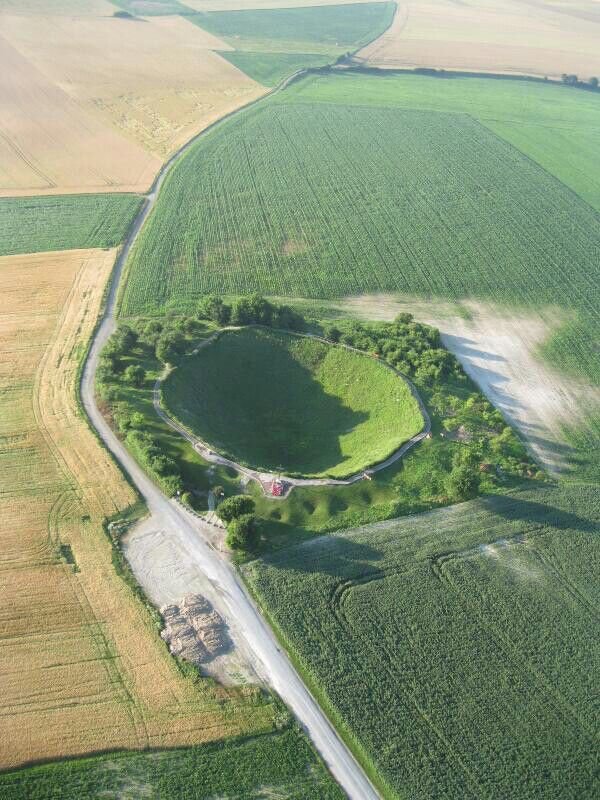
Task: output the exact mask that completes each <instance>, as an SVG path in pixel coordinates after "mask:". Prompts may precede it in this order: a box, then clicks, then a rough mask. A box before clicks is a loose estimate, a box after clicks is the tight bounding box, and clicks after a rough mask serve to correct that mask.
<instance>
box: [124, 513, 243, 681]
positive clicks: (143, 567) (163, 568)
mask: <svg viewBox="0 0 600 800" xmlns="http://www.w3.org/2000/svg"><path fill="white" fill-rule="evenodd" d="M191 519H192V517H191V515H190V520H191ZM194 524H197V525H198V526H201V527H202V531H199V533H198V536H199V537H200V536H202V538H204V539H207V540H208V541H210V540H214V539H215V538H219V539H222V538H223V537H222V536H218V537H215V536H213V532H212V530H211V527H212V526H210V525H208V524H206V523H204V522H203V521H202V520H199V519H198V520H197V521H195V523H194ZM123 546H124V552H125V555H126V557H127V560H128V562H129V564H130V565H131V568H132V570H133V573H134V574H135V577H136V579H137V580H138V582H139V584H140V585H141V586H142V588H143V589H144V591H145V593H146V595H147V596H148V597H149V598H150V600H151V601H152V603H153V604H154V605H155V606H156V607H157V608H164V607H165V606H170V605H178V604H179V603H180V601H181V598H183V597H184V596H185V595H186V594H189V593H193V594H199V595H202V596H203V597H206V598H207V599H208V600H209V601H210V602H211V603H212V604H213V605H215V606H216V607H217V608H218V607H220V606H221V602H220V600H219V597H218V595H216V594H215V587H214V583H213V582H212V581H211V579H210V577H207V574H206V572H205V570H203V569H202V568H201V565H200V564H198V562H197V561H194V559H192V558H190V556H189V554H188V552H187V551H186V550H185V549H184V546H183V543H182V542H181V541H179V540H178V539H176V538H175V537H173V536H170V535H169V522H168V521H167V520H163V519H162V518H161V516H160V514H157V513H155V514H153V515H152V517H151V518H149V519H146V520H143V521H142V522H140V523H139V524H138V525H136V527H135V528H134V529H132V530H131V531H130V532H129V533H128V534H127V535H126V536H125V538H124V542H123ZM226 630H227V636H228V638H229V639H230V641H231V642H232V647H231V649H230V650H229V651H228V652H224V653H222V654H220V655H217V656H216V657H215V658H213V659H212V660H211V661H210V662H208V663H203V664H201V669H202V672H203V674H205V675H208V676H209V677H212V678H214V679H215V680H217V681H219V682H220V683H222V684H225V685H237V684H243V683H248V682H253V683H255V682H257V681H258V677H257V675H256V673H255V671H254V669H253V667H252V666H251V665H252V664H253V663H254V661H255V657H254V656H253V655H252V654H250V653H249V652H248V648H247V645H246V644H245V641H244V638H243V636H241V635H240V634H239V632H238V631H237V630H236V629H235V627H234V626H233V625H227V626H226Z"/></svg>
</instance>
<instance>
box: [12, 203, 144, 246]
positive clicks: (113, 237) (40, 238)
mask: <svg viewBox="0 0 600 800" xmlns="http://www.w3.org/2000/svg"><path fill="white" fill-rule="evenodd" d="M141 202H142V200H141V198H140V197H139V196H137V195H134V194H84V195H57V196H48V197H15V198H5V199H0V255H13V254H17V253H41V252H45V251H46V250H71V249H75V248H86V247H116V245H118V244H120V243H121V242H122V241H123V239H124V238H125V235H126V233H127V229H128V227H129V225H130V224H131V222H132V220H133V218H134V216H135V214H136V213H137V211H138V209H139V207H140V204H141Z"/></svg>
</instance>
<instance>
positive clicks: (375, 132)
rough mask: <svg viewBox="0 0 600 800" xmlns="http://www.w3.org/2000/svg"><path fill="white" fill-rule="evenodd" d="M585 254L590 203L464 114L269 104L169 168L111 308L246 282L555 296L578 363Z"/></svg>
mask: <svg viewBox="0 0 600 800" xmlns="http://www.w3.org/2000/svg"><path fill="white" fill-rule="evenodd" d="M599 259H600V220H599V218H598V215H597V214H596V212H594V211H593V210H592V209H591V208H590V207H589V206H588V205H587V204H585V203H584V202H583V201H580V200H579V199H578V198H576V197H575V196H574V195H573V194H572V192H570V191H569V190H568V189H567V188H566V187H564V186H563V185H562V184H560V183H559V182H558V181H557V180H555V179H554V178H552V177H551V176H550V175H548V174H547V173H546V172H544V171H543V170H542V169H540V168H539V167H538V166H537V165H536V164H535V163H534V162H532V161H531V160H529V159H528V158H526V157H525V156H523V155H522V154H521V153H519V152H518V151H517V150H515V149H514V148H513V147H511V146H510V145H508V144H507V143H506V142H503V141H502V140H500V139H499V138H498V137H496V136H495V135H494V134H493V133H491V132H490V131H489V130H487V129H486V128H484V127H483V126H482V125H480V124H479V123H477V122H476V121H474V120H473V119H471V118H470V117H468V116H466V115H461V114H435V113H430V112H425V111H410V110H399V109H385V108H369V109H367V108H360V107H345V106H335V105H328V104H314V105H310V104H305V105H304V104H303V105H285V104H282V105H275V104H271V105H267V106H264V107H262V108H261V109H259V110H256V111H255V112H252V113H248V114H245V115H243V116H242V117H238V118H237V119H235V120H233V121H232V122H231V123H229V124H228V125H227V126H223V127H222V128H221V129H220V130H218V131H216V132H215V133H214V134H212V135H211V136H209V137H207V138H206V139H205V140H204V141H202V142H200V143H199V144H198V145H197V146H196V147H195V148H193V149H192V150H191V151H190V153H189V154H188V155H187V156H186V157H185V158H183V159H182V161H181V162H180V164H179V165H178V166H177V168H176V169H175V170H174V171H173V174H172V175H171V177H170V179H169V181H168V182H167V184H166V186H165V188H164V190H163V192H162V193H161V196H160V198H159V201H158V203H157V206H156V208H155V211H154V212H153V215H152V217H151V219H150V221H149V223H148V225H147V227H146V229H145V231H144V233H143V235H142V238H141V240H140V242H139V245H138V247H137V249H136V251H135V253H134V254H133V256H132V260H131V262H130V274H129V281H128V285H127V287H126V291H125V293H124V296H123V298H122V313H123V314H125V315H132V314H136V313H140V312H152V311H156V310H158V309H159V308H162V307H164V305H167V306H173V307H188V308H189V307H193V305H194V303H195V302H196V300H197V298H198V297H199V296H200V295H202V294H204V293H207V292H215V293H225V294H228V293H229V294H238V293H246V292H251V291H260V292H263V293H266V294H273V295H293V296H300V297H313V298H328V297H336V296H340V295H351V294H356V293H361V292H372V291H382V290H389V291H396V292H405V293H411V294H421V295H427V296H430V295H433V296H437V297H444V298H450V299H453V298H464V297H474V298H481V299H489V300H495V301H499V302H506V303H511V304H513V305H514V304H518V305H519V306H531V305H532V304H534V305H539V304H558V305H561V306H563V307H566V308H568V309H573V310H575V311H577V312H579V315H580V317H581V326H582V331H583V333H582V335H581V336H580V337H579V338H581V340H582V342H581V346H582V349H583V351H584V354H583V360H584V361H585V358H587V359H588V361H590V363H589V364H587V365H586V366H587V371H588V372H590V370H594V371H595V368H596V366H597V365H595V361H594V357H593V354H592V355H590V351H589V346H588V344H587V343H586V338H587V339H589V332H590V330H591V327H590V326H594V325H596V324H597V321H598V311H597V309H598V307H599V300H600V297H599V294H600V293H599V289H598V286H599V282H598V280H597V277H598V276H597V269H598V268H597V266H596V265H597V264H598V263H599ZM594 365H595V366H594Z"/></svg>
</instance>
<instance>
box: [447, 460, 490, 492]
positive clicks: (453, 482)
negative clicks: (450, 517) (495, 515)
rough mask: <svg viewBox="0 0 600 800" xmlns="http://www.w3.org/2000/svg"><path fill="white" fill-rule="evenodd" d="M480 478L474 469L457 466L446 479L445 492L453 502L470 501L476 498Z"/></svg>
mask: <svg viewBox="0 0 600 800" xmlns="http://www.w3.org/2000/svg"><path fill="white" fill-rule="evenodd" d="M480 482H481V477H480V474H479V472H478V471H476V469H475V468H474V467H469V466H467V465H462V466H457V467H454V468H453V469H452V472H451V473H450V475H449V476H448V478H447V479H446V490H447V492H448V494H449V495H450V497H452V498H454V499H455V500H470V499H471V498H473V497H477V494H478V493H479V484H480Z"/></svg>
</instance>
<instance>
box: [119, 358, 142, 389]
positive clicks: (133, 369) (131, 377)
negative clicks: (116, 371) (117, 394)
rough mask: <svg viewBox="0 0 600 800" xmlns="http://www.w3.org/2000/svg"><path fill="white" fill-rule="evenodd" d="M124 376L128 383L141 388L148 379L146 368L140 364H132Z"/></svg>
mask: <svg viewBox="0 0 600 800" xmlns="http://www.w3.org/2000/svg"><path fill="white" fill-rule="evenodd" d="M123 377H124V378H125V380H126V381H127V383H130V384H131V385H132V386H137V387H138V389H139V387H140V386H143V385H144V381H145V380H146V370H145V369H144V368H143V367H141V366H140V365H139V364H130V365H129V366H128V367H127V369H126V370H125V372H124V373H123Z"/></svg>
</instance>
